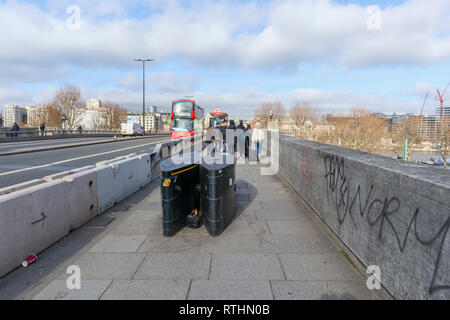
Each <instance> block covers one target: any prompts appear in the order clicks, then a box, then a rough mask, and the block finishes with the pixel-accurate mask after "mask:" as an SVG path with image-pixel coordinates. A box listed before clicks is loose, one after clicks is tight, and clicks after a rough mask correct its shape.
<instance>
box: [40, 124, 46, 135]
mask: <svg viewBox="0 0 450 320" xmlns="http://www.w3.org/2000/svg"><path fill="white" fill-rule="evenodd" d="M39 128H40V129H41V136H42V137H43V136H44V133H45V123H43V122H42V123H41V126H40V127H39Z"/></svg>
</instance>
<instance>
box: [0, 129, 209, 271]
mask: <svg viewBox="0 0 450 320" xmlns="http://www.w3.org/2000/svg"><path fill="white" fill-rule="evenodd" d="M191 140H192V141H193V142H194V143H199V142H200V141H201V140H202V136H196V137H194V138H185V139H180V140H173V141H168V142H165V143H162V144H159V145H157V146H156V148H155V149H154V151H153V152H152V153H151V154H149V153H146V154H140V155H130V156H126V157H121V158H119V159H114V160H110V161H106V162H103V163H99V164H97V165H96V166H87V167H83V168H80V169H75V170H71V171H65V172H61V173H57V174H54V175H50V176H46V177H44V178H42V179H35V180H31V181H27V182H24V183H21V184H18V185H14V186H10V187H6V188H2V189H0V277H3V276H5V275H6V274H8V273H9V272H11V271H12V270H14V269H15V268H17V267H19V266H20V265H21V263H22V261H23V259H24V258H26V257H27V256H29V255H30V254H32V253H33V254H37V253H40V252H42V251H43V250H45V249H47V248H48V247H50V246H51V245H53V244H54V243H56V242H57V241H59V240H60V239H62V238H63V237H65V236H67V235H68V234H69V233H70V232H71V231H73V230H75V229H77V228H79V227H80V226H82V225H83V224H85V223H87V222H89V221H90V220H91V219H92V218H94V217H96V216H97V215H99V214H102V213H103V212H105V211H106V210H107V209H109V208H111V207H112V206H114V205H115V204H116V203H118V202H120V201H123V200H124V199H126V198H127V197H129V196H131V195H132V194H133V193H135V192H136V191H138V190H139V189H140V188H142V187H144V186H145V185H147V184H148V183H150V182H151V181H152V180H155V179H157V178H158V177H159V168H158V164H159V162H160V161H161V160H162V159H164V158H167V157H168V156H170V154H171V152H173V151H174V150H175V151H176V150H177V149H180V148H181V147H185V148H187V147H190V144H191V143H192V141H191ZM177 145H180V147H177Z"/></svg>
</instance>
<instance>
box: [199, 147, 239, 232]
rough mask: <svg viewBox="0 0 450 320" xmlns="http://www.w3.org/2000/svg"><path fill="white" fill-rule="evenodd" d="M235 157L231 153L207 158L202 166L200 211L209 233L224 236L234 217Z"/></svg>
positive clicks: (217, 154)
mask: <svg viewBox="0 0 450 320" xmlns="http://www.w3.org/2000/svg"><path fill="white" fill-rule="evenodd" d="M235 175H236V174H235V157H234V156H233V155H232V154H229V153H216V154H215V155H214V156H206V157H204V158H203V160H202V165H201V166H200V211H201V212H202V215H203V220H204V224H205V227H206V229H207V230H208V233H209V234H210V235H212V236H217V235H219V234H221V233H222V232H223V231H224V230H225V229H226V228H227V227H228V226H229V225H230V223H231V222H232V221H233V218H234V215H235V198H236V196H235V195H236V179H235Z"/></svg>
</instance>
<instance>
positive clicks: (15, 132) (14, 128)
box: [11, 122, 20, 137]
mask: <svg viewBox="0 0 450 320" xmlns="http://www.w3.org/2000/svg"><path fill="white" fill-rule="evenodd" d="M11 131H12V132H13V133H12V136H13V137H18V136H19V131H20V128H19V125H18V124H17V123H16V122H14V125H13V126H12V128H11Z"/></svg>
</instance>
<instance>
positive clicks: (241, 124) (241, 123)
mask: <svg viewBox="0 0 450 320" xmlns="http://www.w3.org/2000/svg"><path fill="white" fill-rule="evenodd" d="M237 128H238V129H242V131H244V132H245V131H246V129H245V126H244V121H242V120H239V125H238V126H237Z"/></svg>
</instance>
